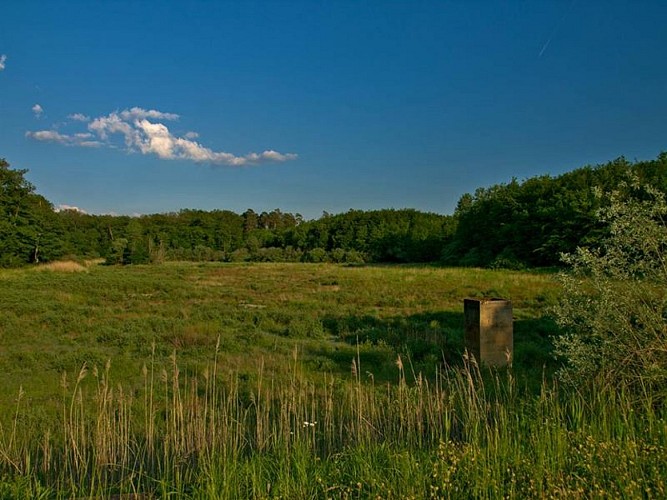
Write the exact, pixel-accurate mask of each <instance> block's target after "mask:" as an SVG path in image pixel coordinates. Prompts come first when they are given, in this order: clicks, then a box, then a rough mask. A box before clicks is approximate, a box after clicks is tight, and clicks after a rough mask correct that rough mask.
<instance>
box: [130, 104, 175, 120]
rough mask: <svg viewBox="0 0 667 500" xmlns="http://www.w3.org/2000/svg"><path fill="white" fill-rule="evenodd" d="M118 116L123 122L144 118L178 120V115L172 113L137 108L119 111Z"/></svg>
mask: <svg viewBox="0 0 667 500" xmlns="http://www.w3.org/2000/svg"><path fill="white" fill-rule="evenodd" d="M119 114H120V117H121V118H122V119H123V120H125V121H129V120H141V119H144V118H151V119H153V120H178V118H179V117H178V115H177V114H174V113H163V112H161V111H156V110H154V109H150V110H145V109H141V108H137V107H134V108H132V109H126V110H124V111H121V112H120V113H119Z"/></svg>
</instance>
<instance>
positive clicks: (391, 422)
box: [0, 349, 667, 498]
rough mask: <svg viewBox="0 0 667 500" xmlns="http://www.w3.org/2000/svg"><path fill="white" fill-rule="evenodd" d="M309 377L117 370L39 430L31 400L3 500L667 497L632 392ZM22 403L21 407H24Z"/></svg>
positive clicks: (478, 376) (470, 379)
mask: <svg viewBox="0 0 667 500" xmlns="http://www.w3.org/2000/svg"><path fill="white" fill-rule="evenodd" d="M360 363H361V359H360V357H359V356H357V357H356V358H355V359H354V360H353V362H352V365H351V371H352V372H353V375H354V377H353V378H352V380H350V379H345V380H343V379H341V378H337V377H334V376H332V375H328V374H323V375H322V380H321V381H313V380H312V378H311V377H306V375H305V373H304V370H303V367H302V365H301V361H300V359H299V356H298V353H296V352H295V353H294V355H293V357H292V359H291V361H290V366H289V371H290V377H289V379H288V381H287V382H284V381H282V380H281V381H280V382H278V381H277V380H275V379H273V378H271V377H267V376H265V374H264V372H263V367H262V361H261V360H258V364H257V374H256V375H257V376H256V378H255V381H254V382H253V384H252V385H251V386H247V385H246V384H244V383H243V380H242V378H241V377H239V376H238V375H234V374H227V375H223V374H222V373H223V371H222V370H221V367H220V366H219V359H218V355H217V349H216V354H215V356H214V359H213V360H211V362H210V364H209V366H207V367H206V368H205V369H204V370H203V372H202V373H198V374H197V373H182V372H181V371H180V369H179V364H178V360H177V357H176V354H173V355H172V359H171V360H170V362H169V364H167V365H163V366H158V365H157V364H156V363H155V361H154V359H151V360H149V361H148V363H147V365H146V367H145V369H144V370H143V380H142V381H141V384H138V385H137V389H134V390H131V391H130V390H126V389H124V388H123V387H122V386H120V385H115V384H114V382H113V381H112V380H111V377H110V369H109V368H110V367H109V365H108V364H107V366H105V367H104V368H103V369H101V370H98V369H96V368H95V367H91V368H88V367H86V366H84V367H83V368H82V369H81V371H80V372H79V373H78V375H77V377H76V378H75V379H73V380H72V382H71V383H68V381H67V380H64V381H63V399H62V415H61V422H60V424H59V426H54V428H50V429H49V428H44V429H37V428H34V427H32V426H30V425H28V426H26V427H23V426H22V421H21V413H22V411H23V408H22V406H21V400H22V398H21V397H19V398H18V400H17V406H16V414H15V418H14V421H13V424H12V426H11V428H5V429H2V430H1V432H0V470H1V471H2V478H3V479H2V481H0V496H4V497H12V496H39V495H44V496H47V497H51V496H55V497H61V498H71V497H79V498H81V497H84V498H85V497H95V498H109V497H111V496H113V495H120V494H124V495H135V498H136V497H139V498H154V497H159V498H163V497H167V496H170V495H177V496H178V497H191V498H378V497H379V498H410V497H412V498H429V497H430V498H471V497H474V498H499V497H516V498H524V497H539V498H544V497H566V498H570V497H572V498H577V497H614V498H619V497H642V496H649V497H664V496H665V495H666V494H667V491H665V484H664V477H667V424H666V423H665V414H664V409H658V408H655V407H654V405H653V404H652V403H651V401H649V400H644V401H643V404H640V405H639V406H638V402H637V400H636V398H631V397H629V395H627V394H624V393H623V391H622V390H618V391H609V390H607V391H605V392H601V393H598V394H588V395H583V394H580V393H574V392H572V393H560V392H559V389H558V387H556V386H554V385H550V384H549V383H547V382H546V381H545V382H544V384H543V386H542V390H541V393H540V394H539V396H526V395H525V394H521V391H520V390H519V389H518V388H517V384H516V381H515V379H514V377H513V375H512V372H511V371H507V372H502V373H492V374H484V373H482V372H481V371H480V369H479V368H478V367H477V366H476V364H475V362H474V360H472V359H467V360H466V362H465V364H464V365H463V367H462V368H457V369H449V370H447V369H441V370H438V372H437V376H436V377H435V379H434V380H432V381H428V380H426V379H424V378H423V377H422V376H421V375H420V374H419V373H413V372H412V371H411V370H410V368H409V360H404V359H401V358H398V359H397V363H396V382H395V383H385V384H375V382H374V380H373V377H372V375H371V374H370V373H369V372H368V371H366V367H364V366H362V365H361V364H360ZM20 396H21V395H20Z"/></svg>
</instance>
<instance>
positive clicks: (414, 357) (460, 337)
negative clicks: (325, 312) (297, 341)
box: [308, 312, 558, 381]
mask: <svg viewBox="0 0 667 500" xmlns="http://www.w3.org/2000/svg"><path fill="white" fill-rule="evenodd" d="M322 325H323V328H324V330H325V332H327V333H328V334H330V335H332V336H333V337H334V338H336V339H337V340H339V342H335V343H330V344H328V345H321V344H319V345H313V346H311V347H310V348H308V355H309V357H310V359H311V360H312V361H311V367H312V368H313V369H316V370H326V371H330V372H335V373H339V374H344V373H348V374H349V373H351V370H352V361H353V360H355V364H359V365H360V366H361V371H360V373H361V374H362V375H365V376H368V377H372V378H373V379H374V380H376V381H395V380H397V377H398V369H397V366H396V361H397V359H398V356H401V359H402V362H403V364H404V366H405V367H406V372H407V374H408V375H409V374H411V372H414V374H418V373H421V374H422V375H423V376H426V377H429V378H430V377H433V376H435V373H436V370H437V369H438V368H441V367H443V366H448V367H456V366H461V365H462V363H463V362H462V358H463V353H464V350H465V345H464V315H463V312H460V313H459V312H427V313H419V314H414V315H410V316H395V317H389V318H378V317H376V316H371V315H362V316H332V315H330V316H327V317H325V318H324V319H323V320H322ZM557 331H558V329H557V326H556V325H555V324H554V322H553V321H552V320H551V319H550V318H548V317H546V316H542V317H539V318H531V319H517V320H515V322H514V370H515V372H517V373H520V374H523V375H525V376H526V377H529V378H538V379H541V377H542V374H543V372H546V373H548V374H551V373H552V372H553V371H554V370H555V368H556V366H557V365H556V362H555V360H554V357H553V353H552V346H551V340H550V337H551V336H552V335H555V334H556V333H557Z"/></svg>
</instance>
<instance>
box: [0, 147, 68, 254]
mask: <svg viewBox="0 0 667 500" xmlns="http://www.w3.org/2000/svg"><path fill="white" fill-rule="evenodd" d="M26 172H27V170H12V169H11V168H9V163H7V162H6V161H5V160H4V159H2V158H0V266H2V267H11V266H19V265H23V264H27V263H30V262H40V261H48V260H51V259H53V258H56V257H58V256H60V255H62V247H61V237H62V229H61V227H60V225H59V221H58V219H57V218H56V217H55V214H54V212H53V207H52V206H51V204H50V203H49V202H48V201H47V200H46V199H45V198H44V197H42V196H40V195H38V194H35V188H34V186H33V185H32V184H30V183H29V182H28V181H27V180H26V179H25V177H24V175H25V174H26Z"/></svg>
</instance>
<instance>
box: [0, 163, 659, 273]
mask: <svg viewBox="0 0 667 500" xmlns="http://www.w3.org/2000/svg"><path fill="white" fill-rule="evenodd" d="M26 172H27V171H26V170H15V169H12V168H10V165H9V163H7V162H6V161H5V160H2V159H0V214H1V215H2V217H1V218H0V266H3V267H11V266H20V265H26V264H29V263H38V262H47V261H51V260H56V259H63V258H104V259H105V260H106V262H108V263H110V264H140V263H149V262H152V263H157V262H162V261H165V260H193V261H274V262H275V261H301V262H326V261H329V262H348V263H362V262H404V263H405V262H442V263H444V264H447V265H462V266H483V267H506V268H522V267H540V266H554V265H558V264H559V262H560V256H561V253H563V252H572V251H574V250H575V249H576V248H577V247H578V246H586V245H593V244H595V243H596V242H598V241H599V240H600V238H601V237H603V236H604V235H605V234H607V231H608V228H607V227H605V226H604V224H603V223H600V222H599V219H598V218H597V217H596V213H597V212H598V211H599V210H600V209H601V208H603V207H604V206H605V204H606V203H607V201H608V197H607V196H606V194H607V193H609V192H611V191H612V190H619V189H620V190H623V189H624V188H623V186H625V185H629V184H631V183H632V182H640V183H644V184H650V185H652V186H654V187H656V188H658V189H659V190H660V191H662V192H667V153H661V154H660V155H659V156H658V157H657V158H656V159H654V160H649V161H637V162H629V161H627V160H626V159H624V158H619V159H616V160H614V161H611V162H609V163H606V164H602V165H597V166H585V167H582V168H578V169H576V170H573V171H571V172H568V173H565V174H563V175H560V176H556V177H552V176H548V175H544V176H539V177H533V178H529V179H526V180H524V181H518V180H517V179H512V180H511V181H510V182H509V183H506V184H497V185H494V186H491V187H486V188H479V189H477V190H476V191H475V193H473V194H464V195H463V196H462V197H461V198H460V200H459V201H458V204H457V207H456V210H455V212H454V214H452V215H440V214H434V213H424V212H420V211H417V210H411V209H402V210H394V209H387V210H375V211H360V210H350V211H348V212H346V213H342V214H338V215H330V214H327V213H324V214H323V215H322V217H320V218H319V219H317V220H308V221H307V220H304V219H303V217H302V216H301V215H299V214H291V213H283V212H281V211H280V210H279V209H275V210H273V211H271V212H262V213H256V212H255V211H253V210H251V209H248V210H246V211H245V212H244V213H242V214H237V213H234V212H231V211H227V210H213V211H203V210H181V211H179V212H176V213H166V214H153V215H143V216H140V217H129V216H112V215H90V214H86V213H82V212H79V211H74V210H60V211H56V210H55V209H54V207H53V205H52V204H51V203H50V202H49V201H48V200H46V199H45V198H44V197H43V196H41V195H39V194H37V192H36V190H35V187H34V186H33V185H32V184H30V183H29V182H28V181H27V180H26V178H25V174H26ZM630 191H631V190H629V189H628V190H627V192H628V193H630Z"/></svg>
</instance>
